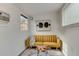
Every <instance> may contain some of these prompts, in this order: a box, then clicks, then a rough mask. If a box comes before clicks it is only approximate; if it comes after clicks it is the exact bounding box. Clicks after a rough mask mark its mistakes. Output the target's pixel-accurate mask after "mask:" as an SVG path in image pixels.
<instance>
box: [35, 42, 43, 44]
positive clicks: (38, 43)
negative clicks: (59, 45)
mask: <svg viewBox="0 0 79 59" xmlns="http://www.w3.org/2000/svg"><path fill="white" fill-rule="evenodd" d="M34 45H43V42H35V43H34Z"/></svg>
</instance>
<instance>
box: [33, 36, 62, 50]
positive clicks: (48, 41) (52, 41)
mask: <svg viewBox="0 0 79 59" xmlns="http://www.w3.org/2000/svg"><path fill="white" fill-rule="evenodd" d="M34 37H35V43H34V46H37V45H46V46H49V47H55V48H60V47H61V40H60V39H59V38H58V37H57V36H56V35H34Z"/></svg>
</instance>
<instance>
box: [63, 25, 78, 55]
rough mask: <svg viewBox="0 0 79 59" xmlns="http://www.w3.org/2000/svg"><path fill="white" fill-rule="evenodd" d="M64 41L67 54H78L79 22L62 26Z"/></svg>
mask: <svg viewBox="0 0 79 59" xmlns="http://www.w3.org/2000/svg"><path fill="white" fill-rule="evenodd" d="M63 29H64V30H63V31H64V32H63V34H62V35H63V37H64V38H65V39H64V41H65V42H66V43H67V48H68V49H67V50H68V51H67V55H75V56H79V24H75V25H71V26H67V27H64V28H63Z"/></svg>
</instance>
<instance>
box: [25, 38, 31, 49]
mask: <svg viewBox="0 0 79 59" xmlns="http://www.w3.org/2000/svg"><path fill="white" fill-rule="evenodd" d="M25 47H26V48H29V47H30V37H28V38H27V39H26V40H25Z"/></svg>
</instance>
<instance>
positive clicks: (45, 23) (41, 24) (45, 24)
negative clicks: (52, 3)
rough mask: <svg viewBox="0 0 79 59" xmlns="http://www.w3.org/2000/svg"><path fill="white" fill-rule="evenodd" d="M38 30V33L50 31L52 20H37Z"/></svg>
mask: <svg viewBox="0 0 79 59" xmlns="http://www.w3.org/2000/svg"><path fill="white" fill-rule="evenodd" d="M36 30H37V31H50V30H51V20H36Z"/></svg>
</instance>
